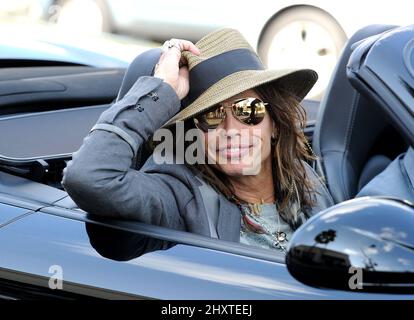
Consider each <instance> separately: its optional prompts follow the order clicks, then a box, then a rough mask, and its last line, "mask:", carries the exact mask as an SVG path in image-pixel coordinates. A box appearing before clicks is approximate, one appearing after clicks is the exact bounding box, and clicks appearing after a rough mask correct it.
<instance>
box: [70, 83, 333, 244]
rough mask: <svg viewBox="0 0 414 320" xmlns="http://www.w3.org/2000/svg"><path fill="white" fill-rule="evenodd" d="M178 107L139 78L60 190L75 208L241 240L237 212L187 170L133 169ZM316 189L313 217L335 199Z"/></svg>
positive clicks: (103, 119)
mask: <svg viewBox="0 0 414 320" xmlns="http://www.w3.org/2000/svg"><path fill="white" fill-rule="evenodd" d="M179 108H180V101H179V98H178V96H177V95H176V93H175V92H174V90H173V89H172V87H171V86H170V85H168V84H167V83H165V82H163V81H162V80H161V79H159V78H155V77H149V76H143V77H140V78H139V79H138V80H137V82H136V83H135V84H134V86H133V87H132V88H131V89H130V91H129V92H128V93H127V94H126V95H125V97H124V98H123V99H122V100H120V101H118V102H116V103H115V104H113V105H112V106H111V107H110V108H108V109H107V110H106V111H104V112H103V113H102V114H101V116H100V118H99V119H98V121H97V124H96V125H95V126H94V127H93V128H92V129H91V131H90V132H89V133H88V135H87V136H86V137H85V138H84V140H83V144H82V146H81V147H80V149H79V150H78V151H76V152H74V153H73V157H72V160H71V161H69V163H68V165H67V167H66V168H65V169H64V171H63V179H62V185H63V187H64V188H65V189H66V191H67V192H68V194H69V195H70V197H71V198H72V199H73V200H74V201H75V202H76V204H77V205H78V206H79V208H81V209H83V210H85V211H87V212H89V213H91V214H96V215H101V216H107V217H115V218H121V219H133V220H138V221H141V222H145V223H149V224H155V225H160V226H165V227H169V228H174V229H177V230H182V231H189V232H193V233H196V234H200V235H205V236H210V237H218V238H220V239H224V240H229V241H236V242H238V241H239V239H240V221H241V220H240V212H239V209H238V208H237V206H236V205H235V204H233V203H232V202H230V201H228V200H227V199H226V197H225V196H224V195H222V194H220V193H217V192H215V191H214V189H213V188H211V187H210V186H209V185H207V184H206V183H205V182H204V181H203V180H202V179H200V178H197V177H196V176H195V171H193V170H192V169H190V168H188V167H187V166H186V165H184V164H182V165H181V164H157V163H155V161H154V160H153V158H152V156H151V157H150V158H149V159H148V160H147V161H146V162H145V164H144V165H143V166H142V167H141V168H140V170H136V168H137V166H136V161H135V160H136V159H137V153H138V151H139V148H140V146H141V145H142V144H143V143H144V142H145V141H146V140H147V139H148V138H149V137H150V136H151V135H152V134H153V133H154V131H155V130H156V129H158V128H160V127H161V126H162V125H163V124H164V123H165V122H166V121H167V120H168V119H170V118H171V117H172V116H173V115H174V114H175V113H177V112H178V111H179ZM306 168H307V171H308V176H309V177H310V179H312V180H313V181H314V182H315V183H316V184H317V190H318V192H319V193H316V194H315V196H316V199H317V203H316V206H315V207H313V208H312V214H313V213H316V212H318V211H320V210H323V209H325V208H327V207H329V206H332V205H333V204H334V203H333V200H332V198H331V196H330V194H329V192H328V191H327V189H326V188H325V186H324V185H323V184H322V183H321V182H320V181H319V179H318V176H317V175H316V173H315V172H314V171H313V170H312V168H311V167H310V166H308V165H307V166H306Z"/></svg>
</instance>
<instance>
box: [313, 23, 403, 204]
mask: <svg viewBox="0 0 414 320" xmlns="http://www.w3.org/2000/svg"><path fill="white" fill-rule="evenodd" d="M392 28H395V26H389V25H372V26H368V27H365V28H363V29H361V30H359V31H358V32H356V33H355V34H354V35H353V36H352V37H351V39H349V41H348V43H347V44H346V46H345V48H344V50H343V53H342V55H341V58H340V60H339V62H338V64H337V67H336V69H335V71H334V73H333V75H332V78H331V81H330V84H329V85H328V88H327V90H326V95H325V97H324V99H323V100H322V101H321V105H320V110H319V114H318V118H317V122H316V127H315V132H314V136H313V142H312V143H313V148H314V151H315V153H316V154H317V155H318V156H319V157H320V159H319V161H318V163H317V166H316V169H317V170H318V171H319V172H318V173H319V174H321V175H322V176H324V177H325V179H326V183H327V186H328V189H329V190H330V192H331V194H332V197H333V199H334V201H335V202H336V203H339V202H341V201H345V200H348V199H351V198H353V197H355V195H356V194H357V193H358V191H359V190H360V189H361V188H362V187H363V186H364V185H365V184H366V183H368V182H369V181H370V180H371V179H372V178H373V177H374V176H376V175H377V174H379V173H380V172H381V171H382V170H384V169H385V167H386V166H387V165H388V164H389V163H390V162H391V161H392V160H393V159H394V158H395V157H396V156H397V155H398V154H399V153H401V152H404V151H405V150H406V148H407V147H406V145H405V143H404V141H403V139H402V138H401V137H400V136H399V135H398V134H397V133H396V131H395V130H394V129H393V128H392V126H391V125H390V123H389V121H388V120H387V117H386V116H385V115H384V113H383V112H382V110H381V109H380V108H379V107H378V106H377V105H375V103H373V102H372V101H368V100H366V98H364V97H363V96H361V95H360V94H359V93H358V92H357V91H356V90H355V89H354V88H353V87H352V86H351V84H350V82H349V80H348V79H347V76H346V65H347V63H348V59H349V56H350V54H351V52H352V46H353V45H354V44H355V43H356V42H358V41H360V40H362V39H365V38H367V37H369V36H373V35H377V34H380V33H383V32H385V31H387V30H390V29H392Z"/></svg>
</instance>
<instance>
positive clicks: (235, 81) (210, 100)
mask: <svg viewBox="0 0 414 320" xmlns="http://www.w3.org/2000/svg"><path fill="white" fill-rule="evenodd" d="M317 79H318V74H317V73H316V72H315V71H313V70H310V69H299V70H292V69H285V70H247V71H240V72H237V73H233V74H231V75H229V76H227V77H225V78H223V79H221V80H220V81H218V82H216V83H215V84H214V85H212V86H211V87H210V88H208V89H207V90H206V91H205V92H203V93H202V94H201V95H200V96H199V97H198V98H197V99H196V100H195V101H194V102H193V103H191V104H190V105H189V106H187V107H186V108H184V109H183V110H181V111H180V112H178V113H177V114H176V115H175V116H174V117H172V118H171V119H170V120H168V121H167V122H166V123H165V124H164V125H163V126H162V127H163V128H164V127H169V126H171V125H173V124H174V123H176V122H178V121H185V120H187V119H189V118H191V117H193V116H195V115H197V114H199V113H201V112H203V111H204V110H207V109H208V108H210V107H212V106H214V105H215V104H217V103H220V102H222V101H224V100H227V99H229V98H231V97H233V96H235V95H237V94H239V93H241V92H243V91H246V90H249V89H253V88H255V87H258V86H260V85H263V84H268V83H274V85H275V86H278V87H283V88H284V89H286V90H288V91H289V92H291V93H292V94H293V95H294V96H296V97H297V99H298V101H302V100H303V98H304V97H305V96H306V95H307V94H308V92H309V91H310V90H311V89H312V87H313V86H314V84H315V83H316V81H317ZM190 85H191V83H190Z"/></svg>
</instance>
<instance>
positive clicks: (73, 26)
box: [54, 0, 112, 34]
mask: <svg viewBox="0 0 414 320" xmlns="http://www.w3.org/2000/svg"><path fill="white" fill-rule="evenodd" d="M54 20H55V21H54V22H55V23H56V24H57V25H58V26H60V27H64V28H67V29H69V30H70V31H71V32H81V33H87V34H99V33H102V32H111V31H112V30H111V23H110V16H109V11H108V8H107V6H106V4H105V2H104V1H103V0H61V1H58V2H57V10H56V16H55V19H54Z"/></svg>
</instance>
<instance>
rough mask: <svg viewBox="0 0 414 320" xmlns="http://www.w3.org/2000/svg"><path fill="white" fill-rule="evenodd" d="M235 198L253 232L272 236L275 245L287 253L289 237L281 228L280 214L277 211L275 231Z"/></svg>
mask: <svg viewBox="0 0 414 320" xmlns="http://www.w3.org/2000/svg"><path fill="white" fill-rule="evenodd" d="M233 199H234V200H235V202H236V204H237V206H238V208H239V210H240V213H241V215H242V219H243V222H244V224H245V225H246V227H248V228H249V229H250V230H251V231H253V232H256V233H259V234H267V235H268V236H270V238H271V239H272V245H273V247H275V248H278V249H280V250H282V252H283V253H285V254H286V252H287V250H286V247H285V245H286V243H285V242H287V241H288V239H287V235H286V233H285V232H283V231H281V230H280V216H279V214H278V213H277V212H276V215H277V218H278V226H277V231H276V232H274V233H273V232H272V231H271V230H270V228H269V227H268V226H267V224H266V223H264V222H262V221H260V219H259V218H258V217H257V216H255V215H254V214H252V212H251V211H250V210H249V209H248V208H246V207H243V206H242V205H241V203H240V201H238V200H237V199H236V198H235V197H233ZM249 208H250V206H249Z"/></svg>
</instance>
